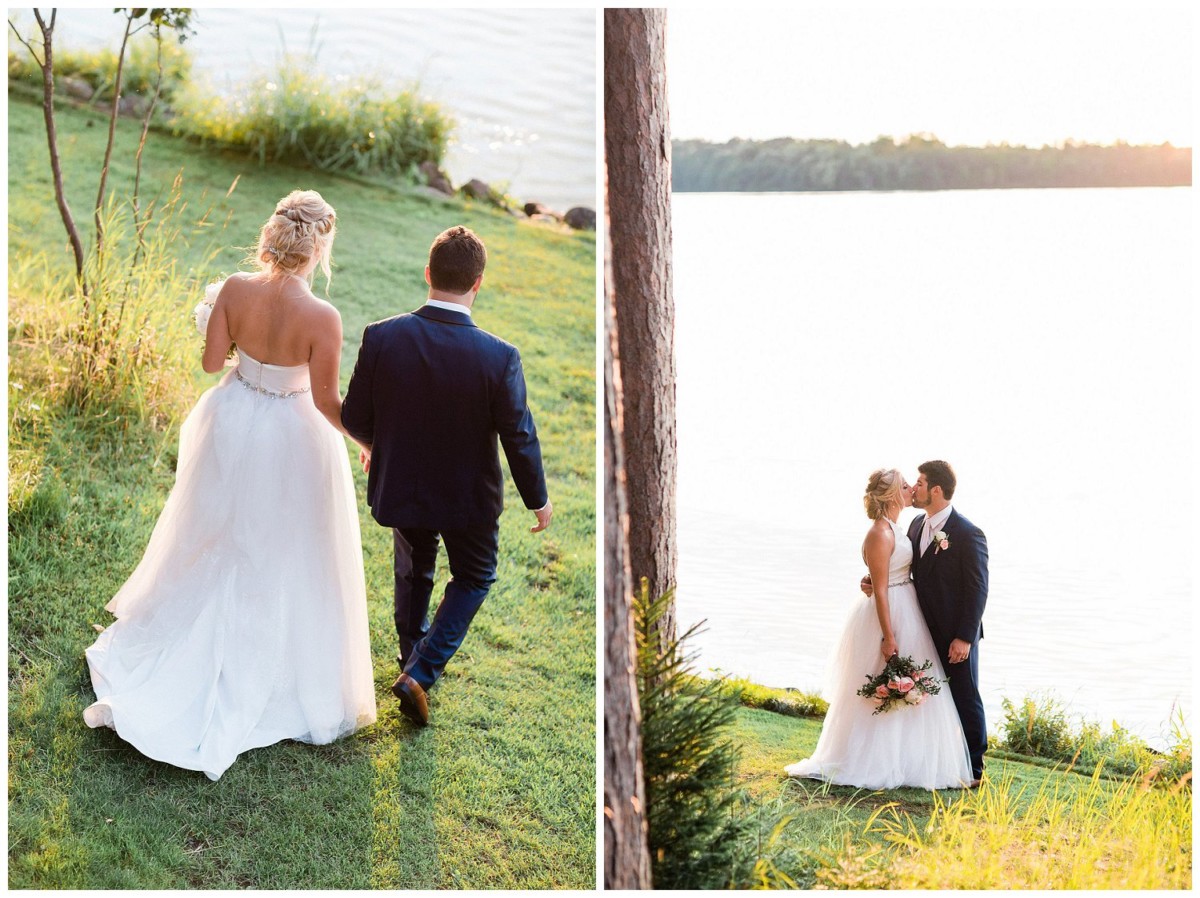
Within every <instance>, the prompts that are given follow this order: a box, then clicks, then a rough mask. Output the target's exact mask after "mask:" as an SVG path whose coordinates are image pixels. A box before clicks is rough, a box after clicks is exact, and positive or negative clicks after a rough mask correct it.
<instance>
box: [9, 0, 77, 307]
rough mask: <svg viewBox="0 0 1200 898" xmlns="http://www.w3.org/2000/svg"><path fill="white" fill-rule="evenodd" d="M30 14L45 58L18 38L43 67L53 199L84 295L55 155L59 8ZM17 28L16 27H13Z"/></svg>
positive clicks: (71, 218)
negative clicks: (45, 15) (44, 15)
mask: <svg viewBox="0 0 1200 898" xmlns="http://www.w3.org/2000/svg"><path fill="white" fill-rule="evenodd" d="M33 16H34V18H35V19H37V23H38V27H39V28H40V29H41V31H42V54H43V56H44V59H42V60H41V61H39V60H38V58H37V54H35V53H34V52H33V48H32V47H30V46H29V44H27V43H26V42H25V41H24V40H23V39H22V38H21V36H20V35H19V34H18V35H17V38H18V40H21V43H23V44H25V46H26V47H27V48H28V49H29V53H30V55H32V56H33V61H34V62H36V63H38V66H39V67H40V68H41V70H42V117H43V118H44V119H45V120H46V142H47V143H48V144H49V146H50V171H51V173H52V174H53V176H54V201H55V202H56V203H57V204H58V214H59V215H60V216H61V217H62V222H63V227H65V228H66V229H67V238H68V239H69V240H70V241H71V251H72V252H73V253H74V254H75V279H76V280H77V281H78V282H79V284H80V285H81V287H82V288H83V292H84V295H85V296H86V295H87V285H86V284H85V283H84V280H83V241H82V240H81V239H80V237H79V229H78V228H77V227H76V226H75V216H73V215H72V214H71V207H70V206H69V205H68V204H67V194H66V191H64V190H63V177H62V161H61V160H60V158H59V155H58V128H57V127H56V126H55V124H54V23H55V20H56V19H57V18H58V10H57V9H54V10H51V12H50V24H49V25H47V24H46V22H45V20H44V19H43V18H42V14H41V11H40V10H37V9H35V10H34V11H33ZM13 30H14V31H15V30H16V29H15V28H14V29H13Z"/></svg>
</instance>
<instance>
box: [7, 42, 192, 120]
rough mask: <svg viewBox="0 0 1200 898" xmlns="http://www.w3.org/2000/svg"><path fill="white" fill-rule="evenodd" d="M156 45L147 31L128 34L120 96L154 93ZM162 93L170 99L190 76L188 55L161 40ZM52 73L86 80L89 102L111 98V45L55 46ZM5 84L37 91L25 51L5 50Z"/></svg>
mask: <svg viewBox="0 0 1200 898" xmlns="http://www.w3.org/2000/svg"><path fill="white" fill-rule="evenodd" d="M157 54H158V48H157V47H156V45H155V40H154V37H153V36H152V35H151V34H149V33H142V34H137V35H134V36H133V37H132V38H130V41H129V48H128V50H127V51H126V56H125V65H124V67H123V68H122V70H121V93H122V95H124V96H128V95H130V94H140V95H142V96H146V97H149V96H150V95H151V94H153V93H154V85H155V83H156V81H157V79H158V56H157ZM162 66H163V84H162V97H163V99H164V100H165V101H167V102H171V101H172V100H173V99H174V98H175V97H176V96H178V94H179V92H180V89H181V88H182V86H183V85H185V84H187V83H189V82H190V81H191V78H192V57H191V55H190V54H189V53H188V51H187V50H186V49H184V48H183V47H181V46H179V44H177V43H176V42H175V41H168V40H164V41H162ZM54 77H55V79H56V80H57V81H59V82H60V87H59V90H60V92H61V90H62V87H61V82H62V80H63V79H66V78H74V79H78V80H80V81H84V82H86V83H87V84H88V85H89V86H90V87H91V88H92V89H93V90H94V91H95V94H93V95H92V98H91V100H90V101H89V102H91V103H99V102H111V101H112V90H113V85H114V84H116V80H117V54H116V53H115V52H114V51H113V50H111V49H107V48H106V49H102V50H91V51H88V50H72V49H70V48H67V47H63V48H58V49H56V50H55V52H54ZM8 81H9V84H10V85H11V84H13V83H19V84H26V85H28V86H29V87H31V88H35V89H36V90H37V91H39V92H40V91H41V88H42V72H41V69H39V68H38V66H37V64H36V63H35V62H34V61H33V60H32V59H30V58H29V54H27V53H14V52H13V51H11V50H10V51H9V53H8Z"/></svg>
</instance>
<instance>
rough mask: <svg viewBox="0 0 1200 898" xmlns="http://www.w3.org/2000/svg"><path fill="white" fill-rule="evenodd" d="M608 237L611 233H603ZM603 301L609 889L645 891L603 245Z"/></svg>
mask: <svg viewBox="0 0 1200 898" xmlns="http://www.w3.org/2000/svg"><path fill="white" fill-rule="evenodd" d="M606 233H607V228H606ZM605 249H606V252H605V278H604V283H605V291H604V292H605V303H604V334H605V345H604V887H605V888H606V889H648V888H651V887H652V884H651V878H650V853H649V851H650V849H649V842H648V837H649V829H648V823H647V820H646V814H645V808H646V789H645V783H644V780H643V777H642V736H641V713H640V711H639V704H638V693H637V678H636V676H635V668H636V659H637V650H636V646H635V644H634V636H633V615H632V609H631V602H632V598H633V586H632V578H631V576H630V573H629V555H628V539H629V516H628V514H627V513H626V501H625V467H624V458H623V453H622V451H621V440H620V433H621V392H622V391H621V368H620V360H619V358H618V357H617V351H618V350H617V326H616V311H615V308H614V304H613V289H612V286H613V282H612V276H611V264H612V252H611V249H610V248H609V247H608V246H606V247H605Z"/></svg>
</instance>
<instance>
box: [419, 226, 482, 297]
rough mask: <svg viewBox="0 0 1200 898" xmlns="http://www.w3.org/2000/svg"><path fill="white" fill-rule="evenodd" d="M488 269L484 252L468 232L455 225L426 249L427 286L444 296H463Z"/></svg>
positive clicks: (475, 237) (478, 241)
mask: <svg viewBox="0 0 1200 898" xmlns="http://www.w3.org/2000/svg"><path fill="white" fill-rule="evenodd" d="M486 265H487V248H486V247H485V246H484V245H483V241H482V240H480V239H479V237H478V236H477V235H476V234H475V232H474V231H472V230H471V229H470V228H464V227H463V226H462V225H458V226H456V227H453V228H447V229H446V230H444V231H442V233H440V234H438V235H437V238H436V239H435V240H434V241H433V246H431V247H429V285H430V286H431V287H433V289H434V290H445V291H446V292H447V293H466V292H467V291H468V290H470V289H471V288H472V287H473V286H475V282H476V281H477V280H479V276H480V275H481V274H483V269H484V267H485V266H486Z"/></svg>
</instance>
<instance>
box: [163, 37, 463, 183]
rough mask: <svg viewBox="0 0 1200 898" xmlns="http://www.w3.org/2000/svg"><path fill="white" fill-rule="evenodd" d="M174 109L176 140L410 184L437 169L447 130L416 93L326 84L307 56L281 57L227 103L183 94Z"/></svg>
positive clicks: (444, 118) (449, 123) (366, 81)
mask: <svg viewBox="0 0 1200 898" xmlns="http://www.w3.org/2000/svg"><path fill="white" fill-rule="evenodd" d="M177 109H178V111H179V113H180V117H179V119H178V120H177V121H176V124H175V128H176V131H177V132H178V133H182V134H187V135H189V136H191V137H195V138H198V139H200V140H203V141H211V142H214V143H217V144H219V145H222V146H227V147H233V148H238V149H243V150H246V151H248V152H250V153H251V154H252V155H254V156H256V157H257V158H258V159H259V161H260V162H268V161H270V162H293V163H299V164H303V165H308V166H312V167H313V168H317V169H320V170H322V171H344V172H353V173H355V174H360V175H384V176H400V177H409V178H412V177H415V175H416V172H417V169H418V167H419V166H420V165H421V163H423V162H433V163H435V164H440V162H441V160H442V157H443V156H444V155H445V153H446V147H447V145H448V144H449V141H450V137H451V133H452V131H453V128H454V121H453V119H452V118H451V117H450V116H449V115H448V114H447V113H446V112H445V111H444V110H443V109H442V108H441V107H440V106H438V105H437V104H436V103H433V102H431V101H428V100H424V99H422V98H421V97H420V96H419V95H418V93H417V88H416V87H415V86H414V87H412V88H410V89H408V90H404V91H401V92H399V93H396V92H394V91H389V90H388V89H387V88H386V87H385V85H384V84H383V83H382V81H381V80H380V79H379V78H376V77H367V76H354V77H352V78H351V77H346V76H339V77H336V78H331V77H329V76H327V75H324V74H322V73H320V72H319V71H317V69H316V63H315V60H314V59H313V58H312V57H311V56H295V55H293V56H283V57H282V58H281V60H280V62H279V64H278V65H277V67H276V69H275V70H274V71H273V72H271V73H270V74H268V75H265V76H263V77H261V78H258V79H256V80H254V81H252V82H250V83H249V84H247V85H245V86H244V87H242V88H241V89H239V90H237V91H236V92H235V93H234V94H233V95H232V96H228V97H219V96H214V95H212V94H209V93H205V92H203V91H202V90H200V89H196V88H193V89H189V90H187V91H185V92H184V93H183V94H182V96H181V97H180V98H179V101H178V105H177Z"/></svg>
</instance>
